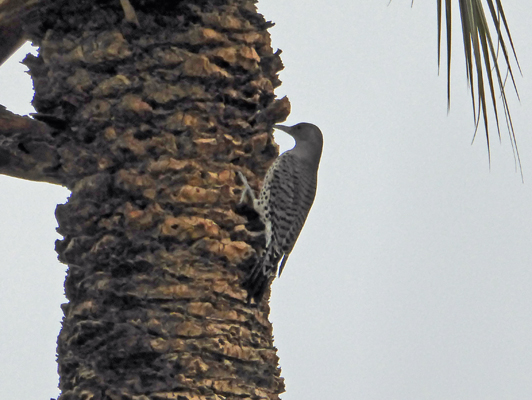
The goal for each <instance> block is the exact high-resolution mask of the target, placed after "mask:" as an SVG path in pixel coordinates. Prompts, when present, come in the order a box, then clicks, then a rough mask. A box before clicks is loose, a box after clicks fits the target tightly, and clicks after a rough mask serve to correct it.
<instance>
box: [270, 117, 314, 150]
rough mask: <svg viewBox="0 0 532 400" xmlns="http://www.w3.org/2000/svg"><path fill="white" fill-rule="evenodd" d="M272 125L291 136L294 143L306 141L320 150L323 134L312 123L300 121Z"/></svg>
mask: <svg viewBox="0 0 532 400" xmlns="http://www.w3.org/2000/svg"><path fill="white" fill-rule="evenodd" d="M273 127H274V128H275V129H279V130H281V131H284V132H286V133H288V134H289V135H290V136H292V137H293V138H294V139H295V141H296V145H298V144H303V143H308V144H311V145H312V146H315V147H319V148H320V150H321V148H322V146H323V135H322V134H321V131H320V128H318V127H317V126H316V125H314V124H309V123H308V122H301V123H299V124H296V125H294V126H286V125H274V126H273Z"/></svg>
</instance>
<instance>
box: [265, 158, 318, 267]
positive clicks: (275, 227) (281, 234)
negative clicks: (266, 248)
mask: <svg viewBox="0 0 532 400" xmlns="http://www.w3.org/2000/svg"><path fill="white" fill-rule="evenodd" d="M301 164H302V163H301V161H300V160H299V159H298V157H296V156H294V155H291V154H290V153H289V152H288V153H285V154H283V155H281V157H280V158H279V163H278V165H277V166H276V168H275V169H274V170H273V177H272V180H271V182H270V185H271V189H270V201H269V204H270V207H269V208H270V220H271V224H272V228H271V229H272V240H273V242H274V243H275V244H276V245H277V246H278V247H279V250H280V253H282V254H286V255H288V254H290V252H291V251H292V249H293V247H294V245H295V243H296V240H297V238H298V236H299V233H300V232H301V229H302V228H303V225H304V223H305V220H306V218H307V215H308V213H309V210H310V207H311V206H312V202H313V201H314V195H315V193H316V178H315V173H312V171H310V173H308V172H307V170H306V169H305V167H304V166H303V165H301ZM283 267H284V263H283Z"/></svg>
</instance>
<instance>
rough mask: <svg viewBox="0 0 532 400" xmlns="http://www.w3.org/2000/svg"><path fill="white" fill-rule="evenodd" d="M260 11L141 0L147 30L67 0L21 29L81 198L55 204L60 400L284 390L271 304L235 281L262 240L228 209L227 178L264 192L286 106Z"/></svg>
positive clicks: (118, 13)
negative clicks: (61, 267)
mask: <svg viewBox="0 0 532 400" xmlns="http://www.w3.org/2000/svg"><path fill="white" fill-rule="evenodd" d="M253 3H254V2H253V1H248V0H210V1H197V0H195V1H192V0H190V1H148V0H146V1H142V2H140V1H139V2H138V4H137V3H135V2H132V5H133V8H134V10H135V13H136V17H137V19H138V22H139V25H137V24H136V23H134V21H132V20H131V18H129V21H131V22H128V21H127V20H126V19H124V11H123V8H122V7H121V2H120V1H119V0H107V1H88V0H87V1H80V0H61V1H53V2H51V3H49V4H48V5H46V6H42V7H41V8H40V9H39V12H38V13H34V15H32V18H31V20H30V21H28V22H27V23H26V26H25V29H26V31H27V32H29V34H30V35H31V37H32V39H33V41H34V42H35V43H37V44H38V45H39V46H40V55H39V56H38V57H34V56H28V57H27V58H26V60H25V63H26V65H28V66H29V68H30V74H31V76H32V77H33V79H34V85H35V98H34V101H33V104H34V106H35V108H36V110H37V111H38V113H40V114H41V115H40V116H38V117H39V118H40V119H41V120H43V121H45V122H47V123H48V124H49V125H51V126H52V127H53V128H54V132H55V133H54V134H53V138H54V139H53V140H54V141H55V146H56V150H57V153H58V154H59V162H58V163H57V164H54V166H53V168H52V169H53V171H52V170H51V169H50V170H49V171H48V173H50V174H53V176H54V177H57V176H60V177H61V178H60V179H59V181H60V183H61V184H63V185H65V186H67V187H68V188H70V189H71V190H72V195H71V196H70V198H69V200H68V202H67V203H66V204H64V205H60V206H58V208H57V211H56V215H57V220H58V223H59V228H58V231H59V233H60V234H61V235H62V236H63V237H64V239H63V240H59V241H58V242H57V244H56V248H57V252H58V254H59V259H60V260H61V261H62V262H64V263H65V264H68V272H67V278H66V281H65V291H66V296H67V298H68V303H67V304H64V305H63V311H64V319H63V326H62V330H61V333H60V335H59V338H58V362H59V375H60V389H61V396H60V399H61V400H70V399H93V400H97V399H139V400H140V399H181V400H185V399H225V398H252V399H278V394H279V393H281V392H283V391H284V384H283V379H282V378H281V377H280V369H279V367H278V358H277V355H276V349H275V347H274V346H273V339H272V327H271V324H270V322H269V321H268V313H269V307H268V304H267V302H266V301H264V302H262V303H261V304H259V306H258V307H256V308H251V307H249V306H248V305H247V304H246V302H245V299H246V292H245V291H244V290H243V289H242V288H241V286H240V280H241V278H242V275H243V268H244V267H243V266H245V265H247V264H249V263H250V260H252V259H253V256H254V254H255V251H256V250H257V249H258V248H259V247H260V246H261V243H260V240H257V239H255V238H254V236H253V235H252V234H250V233H249V232H248V231H247V230H246V229H245V223H246V222H247V221H246V219H245V218H244V217H243V216H241V215H239V214H237V213H236V212H235V204H236V202H237V201H238V197H239V193H240V186H239V183H240V182H238V183H237V182H236V181H235V176H236V175H235V171H237V170H241V171H243V172H244V173H245V174H246V175H247V176H250V177H251V178H252V180H251V182H252V184H255V185H258V180H259V179H260V178H261V177H262V176H263V175H264V173H265V171H266V169H267V167H268V165H269V164H270V163H271V162H272V160H273V159H274V158H275V156H276V155H277V146H276V145H275V144H274V143H273V142H272V137H271V134H270V133H269V132H270V131H271V129H270V128H271V125H272V124H273V123H275V122H278V121H280V120H283V119H284V118H285V117H286V115H287V114H288V109H289V104H288V102H287V101H274V97H275V96H274V94H273V89H274V87H276V86H278V85H279V84H280V82H279V80H278V78H277V72H278V71H279V70H280V69H281V68H282V65H281V62H280V59H279V56H278V54H273V52H272V49H271V46H270V42H269V34H268V33H267V31H266V29H267V28H268V27H269V26H270V25H271V24H269V23H267V22H266V21H265V20H264V19H263V17H262V16H261V15H260V14H258V13H257V11H256V8H255V6H254V4H253ZM26 147H28V149H29V150H28V151H29V152H31V148H30V147H31V146H26ZM17 148H18V147H17ZM19 150H20V149H19ZM253 179H254V180H253Z"/></svg>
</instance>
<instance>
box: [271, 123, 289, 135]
mask: <svg viewBox="0 0 532 400" xmlns="http://www.w3.org/2000/svg"><path fill="white" fill-rule="evenodd" d="M273 128H274V129H279V130H281V131H283V132H286V133H288V134H290V128H291V127H290V126H286V125H274V126H273Z"/></svg>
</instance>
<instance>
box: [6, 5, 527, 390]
mask: <svg viewBox="0 0 532 400" xmlns="http://www.w3.org/2000/svg"><path fill="white" fill-rule="evenodd" d="M410 3H411V2H410V0H408V1H406V0H393V1H392V3H391V4H390V5H388V0H379V1H367V0H356V1H354V0H338V1H335V2H333V1H330V0H329V1H325V0H312V1H306V2H304V6H302V3H301V2H297V1H287V0H268V1H263V2H261V3H260V4H259V9H260V10H261V12H262V13H263V14H264V15H265V16H266V18H267V19H269V20H272V21H274V22H275V23H276V26H275V27H274V28H273V29H272V30H271V34H272V41H273V47H274V48H281V49H282V50H283V55H282V58H283V61H284V64H285V70H284V71H283V72H282V73H281V79H282V81H283V85H282V86H281V87H280V88H279V89H278V91H277V94H278V96H280V97H281V96H284V95H288V96H289V98H290V100H291V103H292V114H291V115H290V117H289V119H288V121H287V123H288V124H295V123H297V122H301V121H308V122H313V123H315V124H317V125H318V126H319V127H320V128H321V130H322V131H323V134H324V138H325V145H324V153H323V157H322V163H321V168H320V174H319V185H318V195H317V198H316V201H315V203H314V207H313V209H312V211H311V213H310V216H309V219H308V221H307V224H306V226H305V229H304V230H303V233H302V234H301V236H300V238H299V241H298V244H297V245H296V247H295V250H294V252H293V253H292V255H291V257H290V261H289V262H288V264H287V266H286V269H285V271H284V273H283V277H282V278H281V279H280V280H276V281H275V282H274V285H273V294H272V315H271V317H272V320H273V323H274V333H275V342H276V346H277V347H278V348H279V356H280V358H281V360H280V363H281V367H282V369H283V376H284V377H285V378H286V387H287V393H285V394H284V395H282V398H283V399H284V400H299V399H320V400H321V399H358V400H449V399H453V400H461V399H463V400H500V399H505V400H522V399H531V398H532V256H531V248H532V246H531V244H530V241H531V238H532V226H531V224H530V221H531V220H532V218H531V217H532V211H531V208H532V135H531V132H530V127H531V126H532V112H531V111H532V83H531V80H530V79H531V77H532V52H531V51H530V50H529V49H530V48H531V39H530V28H529V27H530V21H532V7H530V4H529V0H504V5H505V7H506V13H507V18H508V21H509V23H510V26H511V29H512V34H513V39H514V43H515V45H516V48H517V52H518V56H519V60H520V63H521V67H522V70H523V77H520V76H519V77H518V79H517V83H518V87H519V90H520V95H521V103H519V102H517V101H516V100H515V96H514V95H513V93H512V92H511V90H508V97H509V98H510V103H511V110H512V116H513V119H514V125H515V130H516V134H517V141H518V145H519V150H520V153H521V160H522V165H523V174H524V180H525V183H524V184H523V183H522V182H521V177H520V175H519V173H516V171H515V163H514V158H513V155H512V150H511V146H510V141H509V139H508V136H507V133H506V131H505V130H502V138H501V142H500V143H499V141H498V139H497V138H496V130H495V129H494V130H493V138H492V142H491V150H492V153H491V168H490V167H489V164H488V157H487V152H486V142H485V138H484V137H483V135H484V133H483V131H481V133H480V134H479V136H478V137H477V139H476V140H475V142H474V143H473V144H472V145H471V139H472V137H473V132H474V125H473V118H472V115H471V102H470V99H469V97H468V89H467V86H466V80H465V70H464V62H463V56H462V48H461V45H460V43H459V42H460V40H461V36H460V35H461V33H460V32H459V30H458V29H459V25H457V24H456V25H455V28H456V30H455V32H454V33H455V35H454V37H455V45H456V47H455V52H454V55H453V62H454V68H453V78H452V81H453V86H452V90H453V92H452V101H451V112H450V114H449V115H447V109H446V101H447V100H446V81H445V73H442V74H441V76H438V69H437V57H436V54H437V53H436V44H437V41H436V39H437V35H436V33H437V32H436V2H435V1H417V2H415V3H414V6H413V8H411V7H410ZM454 11H455V14H454V17H455V22H458V21H457V20H458V19H459V16H458V14H457V13H456V11H458V9H456V10H454ZM27 50H28V49H27V48H26V51H27ZM24 53H25V52H22V53H21V52H19V53H18V54H17V55H16V56H15V57H14V58H13V59H11V60H10V61H9V63H8V64H6V65H4V66H3V67H2V68H1V69H0V87H1V92H0V104H3V105H5V106H7V107H8V108H9V109H10V110H12V111H15V112H18V113H21V114H24V113H28V112H31V111H32V110H31V108H30V105H29V102H30V100H31V97H32V93H31V82H30V81H29V78H28V77H27V75H25V74H24V73H23V71H24V68H23V67H21V66H20V65H18V64H17V63H18V61H19V60H20V59H22V58H23V54H24ZM276 138H277V139H278V141H279V142H280V143H281V144H282V146H283V148H284V149H288V148H289V146H290V143H291V142H290V140H289V139H288V138H286V136H285V135H284V134H283V133H281V132H279V133H276ZM0 184H1V185H2V188H3V190H2V191H0V207H1V208H0V209H1V215H2V219H1V221H2V229H1V230H0V254H1V255H2V263H1V265H2V277H1V279H0V318H1V321H2V323H1V324H0V359H1V360H2V363H1V365H0V398H2V399H8V398H20V399H21V398H24V399H27V400H42V399H48V398H50V397H55V396H57V394H58V391H57V389H56V386H57V375H56V364H55V346H56V343H55V342H56V337H57V334H58V332H59V329H60V319H61V316H62V313H61V310H60V308H59V306H60V304H61V303H62V302H63V301H64V298H63V297H62V292H63V280H64V272H65V266H64V265H62V264H59V263H58V261H57V256H56V253H55V252H54V240H55V239H56V238H57V237H58V236H57V234H56V233H55V228H56V226H57V223H56V221H55V218H54V209H55V205H56V204H57V203H61V202H64V201H65V199H66V196H67V195H68V193H67V191H66V190H65V189H62V188H59V187H55V186H52V185H47V184H39V183H33V182H25V181H21V180H17V179H12V178H7V177H2V176H0Z"/></svg>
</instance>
